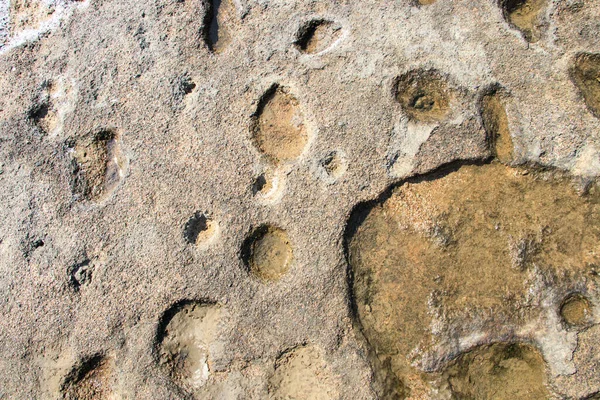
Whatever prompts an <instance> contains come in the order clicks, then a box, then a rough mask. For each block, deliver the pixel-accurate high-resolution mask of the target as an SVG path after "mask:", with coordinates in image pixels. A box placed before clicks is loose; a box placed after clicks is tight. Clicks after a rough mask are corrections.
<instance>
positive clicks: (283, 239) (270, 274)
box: [242, 225, 293, 281]
mask: <svg viewBox="0 0 600 400" xmlns="http://www.w3.org/2000/svg"><path fill="white" fill-rule="evenodd" d="M292 258H293V252H292V245H291V243H290V239H289V238H288V235H287V233H286V232H285V231H284V230H283V229H281V228H278V227H276V226H271V225H262V226H260V227H259V228H257V229H255V230H254V231H253V232H252V233H251V234H250V235H249V236H248V238H246V240H245V242H244V244H243V246H242V259H243V260H244V263H245V264H246V266H247V268H248V269H249V270H250V273H252V275H254V276H256V277H258V278H260V279H262V280H264V281H277V280H279V279H281V277H282V276H283V275H285V274H286V273H287V271H288V269H289V267H290V264H291V262H292Z"/></svg>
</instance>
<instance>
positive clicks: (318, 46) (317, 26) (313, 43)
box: [296, 19, 342, 54]
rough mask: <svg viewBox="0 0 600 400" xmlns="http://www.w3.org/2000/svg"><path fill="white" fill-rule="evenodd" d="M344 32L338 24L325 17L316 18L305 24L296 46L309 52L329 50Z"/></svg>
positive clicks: (299, 33)
mask: <svg viewBox="0 0 600 400" xmlns="http://www.w3.org/2000/svg"><path fill="white" fill-rule="evenodd" d="M341 34H342V28H341V26H339V25H338V24H336V23H334V22H332V21H327V20H324V19H314V20H312V21H309V22H307V23H306V24H304V25H303V26H302V27H301V28H300V30H299V31H298V34H297V39H296V46H297V47H298V49H299V50H300V51H301V52H303V53H307V54H315V53H320V52H322V51H324V50H327V49H328V48H329V47H331V45H333V43H335V41H336V40H338V39H339V37H340V36H341Z"/></svg>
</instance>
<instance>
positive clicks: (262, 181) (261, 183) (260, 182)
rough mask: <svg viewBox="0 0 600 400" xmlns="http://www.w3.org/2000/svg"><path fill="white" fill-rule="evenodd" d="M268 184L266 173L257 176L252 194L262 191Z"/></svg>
mask: <svg viewBox="0 0 600 400" xmlns="http://www.w3.org/2000/svg"><path fill="white" fill-rule="evenodd" d="M266 184H267V178H265V176H264V174H263V175H260V176H259V177H258V178H256V180H255V181H254V184H253V185H252V194H256V193H258V192H260V191H262V190H263V188H264V187H265V185H266Z"/></svg>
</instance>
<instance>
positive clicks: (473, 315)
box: [347, 162, 600, 380]
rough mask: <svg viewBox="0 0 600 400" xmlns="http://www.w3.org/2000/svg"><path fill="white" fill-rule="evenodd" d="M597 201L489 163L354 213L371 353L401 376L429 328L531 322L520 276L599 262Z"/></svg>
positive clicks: (357, 281) (594, 195) (553, 179)
mask: <svg viewBox="0 0 600 400" xmlns="http://www.w3.org/2000/svg"><path fill="white" fill-rule="evenodd" d="M599 203H600V198H599V196H598V192H597V188H596V187H593V188H592V189H590V192H589V193H588V194H586V195H582V194H580V193H578V192H577V191H576V190H575V189H574V187H573V185H572V183H571V181H570V178H569V177H568V176H566V175H565V174H563V173H561V172H558V171H542V170H524V169H516V168H510V167H507V166H504V165H502V164H500V163H497V162H493V163H491V164H485V165H464V166H460V167H458V168H457V169H455V170H454V169H451V170H446V171H442V172H438V173H434V174H433V175H428V176H423V177H419V178H415V179H411V180H409V181H407V182H405V183H403V184H402V185H400V186H398V187H396V188H394V189H392V190H391V191H390V192H388V193H387V194H386V195H385V196H383V198H382V199H381V200H379V201H376V202H374V203H371V204H369V205H368V206H366V207H364V208H362V209H361V208H358V209H357V211H356V213H355V214H354V217H353V219H351V221H350V223H349V229H350V230H349V232H348V235H347V245H348V256H349V263H350V267H351V272H352V282H351V284H352V290H353V294H354V300H355V305H356V311H357V317H358V321H359V323H360V326H361V328H362V331H363V333H364V335H365V337H366V339H367V341H368V342H369V344H370V345H371V346H372V348H373V349H374V351H375V353H376V354H377V357H378V358H379V359H380V360H382V362H385V360H388V362H389V370H390V371H391V372H392V373H394V374H396V376H397V377H398V378H399V379H400V380H403V379H404V377H405V375H406V374H409V373H411V371H412V367H411V363H412V362H413V361H414V356H415V354H424V353H427V352H428V351H432V349H434V346H435V345H436V343H438V342H437V341H438V340H439V338H440V337H441V336H439V334H434V333H433V331H434V326H435V325H436V324H437V325H439V324H440V323H442V325H446V326H455V327H457V332H458V331H460V329H462V328H460V327H461V326H468V325H469V321H474V320H476V321H477V323H478V324H480V325H479V326H480V328H481V329H485V327H486V326H487V327H488V329H493V327H495V326H511V325H512V326H515V325H517V326H518V325H520V324H523V323H524V322H525V321H528V320H530V319H532V318H535V317H536V316H537V315H538V313H539V308H536V307H535V306H531V305H530V304H529V303H528V300H527V293H528V287H529V283H528V274H526V273H525V271H528V270H530V269H531V268H534V266H535V268H537V269H539V271H540V273H547V274H553V273H557V272H562V271H568V272H569V273H571V274H578V273H583V272H584V270H585V267H586V265H590V264H595V263H597V262H598V261H600V260H598V257H597V256H596V254H600V252H599V251H600V248H599V244H598V243H600V240H599V239H600V222H599V221H600V220H599V219H598V216H600V205H599ZM436 329H439V327H438V328H436ZM415 352H416V353H415Z"/></svg>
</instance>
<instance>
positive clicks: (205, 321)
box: [158, 301, 222, 393]
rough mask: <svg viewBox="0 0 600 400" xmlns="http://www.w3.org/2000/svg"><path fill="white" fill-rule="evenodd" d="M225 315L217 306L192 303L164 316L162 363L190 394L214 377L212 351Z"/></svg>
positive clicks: (160, 344) (170, 310) (176, 307)
mask: <svg viewBox="0 0 600 400" xmlns="http://www.w3.org/2000/svg"><path fill="white" fill-rule="evenodd" d="M221 316H222V310H221V307H219V306H218V305H216V304H210V303H202V302H195V301H190V302H183V303H180V304H178V305H175V306H173V307H172V308H171V309H169V310H168V311H167V312H166V313H165V316H164V317H163V320H162V322H161V326H160V328H159V332H158V340H159V363H160V365H161V367H162V368H163V369H164V371H165V372H166V373H167V374H168V375H169V376H170V377H171V379H172V380H173V382H174V383H176V384H177V385H178V386H180V387H181V388H182V389H184V390H185V391H187V392H191V393H194V392H195V391H197V390H199V389H200V388H202V387H203V386H205V385H206V384H207V382H208V380H209V378H210V375H211V373H212V371H211V367H210V362H211V354H210V351H209V350H210V346H211V344H212V343H213V342H214V341H215V339H216V337H217V334H218V326H219V322H220V320H221Z"/></svg>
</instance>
